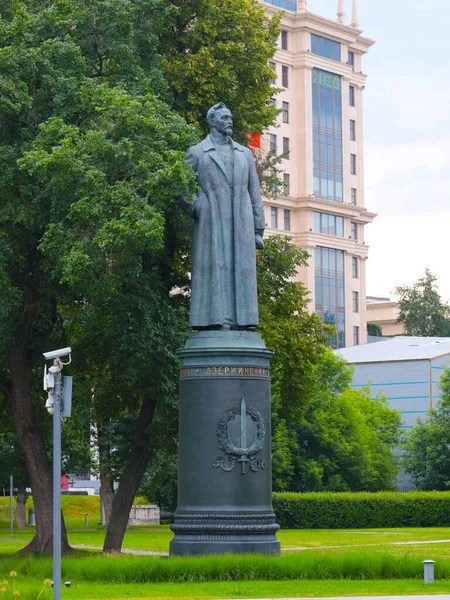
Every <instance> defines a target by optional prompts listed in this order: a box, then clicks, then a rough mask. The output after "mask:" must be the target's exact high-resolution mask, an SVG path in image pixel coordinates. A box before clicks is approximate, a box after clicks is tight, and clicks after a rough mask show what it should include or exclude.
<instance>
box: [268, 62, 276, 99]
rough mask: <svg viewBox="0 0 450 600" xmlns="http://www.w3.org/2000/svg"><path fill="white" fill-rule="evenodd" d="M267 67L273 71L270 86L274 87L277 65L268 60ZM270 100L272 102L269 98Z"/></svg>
mask: <svg viewBox="0 0 450 600" xmlns="http://www.w3.org/2000/svg"><path fill="white" fill-rule="evenodd" d="M269 67H270V68H271V69H272V70H273V79H271V80H270V84H271V85H276V83H277V65H276V64H275V63H274V62H273V61H272V60H269ZM271 100H272V98H271Z"/></svg>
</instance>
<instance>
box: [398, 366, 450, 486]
mask: <svg viewBox="0 0 450 600" xmlns="http://www.w3.org/2000/svg"><path fill="white" fill-rule="evenodd" d="M440 387H441V400H440V401H439V402H438V404H437V406H436V408H435V409H432V410H431V411H430V413H429V415H428V417H427V418H426V419H421V420H419V421H418V423H417V425H416V426H415V427H413V428H412V429H411V431H410V432H409V433H408V434H406V436H405V440H404V443H403V447H404V456H403V459H402V462H403V466H404V468H405V471H406V472H407V473H409V474H410V475H411V476H412V478H413V480H414V482H415V485H416V487H417V488H418V489H420V490H448V489H450V370H449V369H446V370H445V372H444V375H443V376H442V377H441V383H440Z"/></svg>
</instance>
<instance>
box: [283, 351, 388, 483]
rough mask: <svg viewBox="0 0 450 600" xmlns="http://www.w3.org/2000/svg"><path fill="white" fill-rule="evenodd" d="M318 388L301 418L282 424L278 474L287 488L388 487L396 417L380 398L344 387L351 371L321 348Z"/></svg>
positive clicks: (317, 370) (346, 385) (365, 391)
mask: <svg viewBox="0 0 450 600" xmlns="http://www.w3.org/2000/svg"><path fill="white" fill-rule="evenodd" d="M315 374H316V377H317V380H318V387H316V393H315V396H314V398H313V399H312V401H311V402H310V403H309V405H308V408H307V410H306V412H305V414H304V416H303V417H302V418H301V419H298V420H293V421H289V422H288V423H287V426H288V432H289V435H290V437H291V439H292V440H293V443H291V449H292V450H291V452H292V454H291V462H290V471H289V472H286V470H284V471H282V472H281V474H278V485H279V484H280V482H281V485H279V489H283V490H289V491H305V492H306V491H373V492H375V491H380V490H386V489H392V488H393V484H394V480H395V475H396V474H397V472H398V467H397V464H396V460H395V459H394V457H393V455H392V450H393V448H394V447H395V446H396V445H397V444H398V441H399V434H398V431H399V430H398V426H399V425H400V416H399V414H398V412H396V411H393V410H391V409H389V407H388V405H387V402H386V400H385V399H384V398H381V397H378V398H376V399H371V398H370V396H369V390H362V391H357V390H354V389H352V388H351V387H350V382H351V378H352V371H351V369H349V368H348V366H347V365H346V364H345V362H344V361H343V360H342V359H339V358H337V357H336V356H335V354H334V353H333V352H332V351H331V350H330V349H327V350H326V352H325V353H324V354H323V355H322V357H321V359H320V362H319V363H318V364H317V365H316V368H315Z"/></svg>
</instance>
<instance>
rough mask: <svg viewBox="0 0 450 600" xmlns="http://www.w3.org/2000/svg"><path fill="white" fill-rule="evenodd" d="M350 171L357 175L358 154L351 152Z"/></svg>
mask: <svg viewBox="0 0 450 600" xmlns="http://www.w3.org/2000/svg"><path fill="white" fill-rule="evenodd" d="M350 173H351V174H352V175H356V154H350Z"/></svg>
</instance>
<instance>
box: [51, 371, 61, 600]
mask: <svg viewBox="0 0 450 600" xmlns="http://www.w3.org/2000/svg"><path fill="white" fill-rule="evenodd" d="M53 365H54V366H55V367H58V371H57V372H56V373H55V388H54V396H53V600H61V372H60V370H59V369H60V365H59V360H58V359H55V360H54V361H53Z"/></svg>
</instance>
